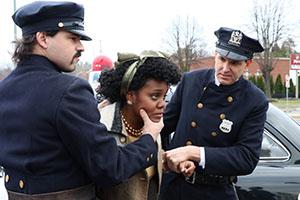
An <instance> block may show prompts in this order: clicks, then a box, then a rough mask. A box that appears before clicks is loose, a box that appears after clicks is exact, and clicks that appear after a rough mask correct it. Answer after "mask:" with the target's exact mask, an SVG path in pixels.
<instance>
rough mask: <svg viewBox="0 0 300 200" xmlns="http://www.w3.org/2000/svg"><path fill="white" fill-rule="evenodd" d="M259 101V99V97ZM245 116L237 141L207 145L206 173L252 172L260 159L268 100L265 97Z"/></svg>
mask: <svg viewBox="0 0 300 200" xmlns="http://www.w3.org/2000/svg"><path fill="white" fill-rule="evenodd" d="M257 102H259V99H257ZM261 102H263V103H261V104H260V105H258V106H256V107H255V108H254V109H253V110H252V112H251V113H249V115H248V117H246V118H245V120H244V122H243V124H242V126H241V129H240V131H239V134H238V139H237V142H236V143H235V144H234V145H232V146H230V147H205V170H204V173H207V174H216V175H223V176H237V175H246V174H250V173H251V172H252V171H253V170H254V169H255V167H256V165H257V163H258V161H259V155H260V150H261V142H262V136H263V130H264V123H265V120H266V111H267V109H268V102H267V100H266V99H265V98H264V99H263V100H262V101H261Z"/></svg>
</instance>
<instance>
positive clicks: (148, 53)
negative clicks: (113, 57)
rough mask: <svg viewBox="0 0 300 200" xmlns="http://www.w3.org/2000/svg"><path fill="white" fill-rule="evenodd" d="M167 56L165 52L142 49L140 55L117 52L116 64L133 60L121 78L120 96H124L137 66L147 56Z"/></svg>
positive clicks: (142, 62)
mask: <svg viewBox="0 0 300 200" xmlns="http://www.w3.org/2000/svg"><path fill="white" fill-rule="evenodd" d="M168 57H169V56H167V54H165V53H163V52H161V51H151V50H149V51H143V52H142V53H141V55H140V56H138V55H135V54H122V53H118V62H117V65H118V64H122V63H124V62H127V61H131V60H134V61H135V62H133V63H132V64H131V65H130V66H129V67H128V69H127V70H126V72H125V74H124V76H123V78H122V83H121V91H120V94H121V97H122V96H124V97H125V96H126V93H127V92H128V89H129V86H130V83H131V81H132V79H133V77H134V75H135V73H136V71H137V70H138V68H139V67H140V66H141V65H143V64H144V62H145V61H146V60H147V58H165V59H167V58H168Z"/></svg>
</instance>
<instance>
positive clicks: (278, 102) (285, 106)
mask: <svg viewBox="0 0 300 200" xmlns="http://www.w3.org/2000/svg"><path fill="white" fill-rule="evenodd" d="M270 102H271V103H272V104H273V105H275V106H277V107H278V108H280V109H282V110H298V109H299V110H300V99H295V98H289V99H288V100H287V99H271V100H270Z"/></svg>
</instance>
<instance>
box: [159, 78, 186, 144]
mask: <svg viewBox="0 0 300 200" xmlns="http://www.w3.org/2000/svg"><path fill="white" fill-rule="evenodd" d="M184 77H185V76H183V79H182V81H181V82H179V84H178V86H177V88H176V90H175V92H174V94H173V96H172V98H171V100H170V102H169V103H168V105H167V107H166V110H165V113H164V117H163V118H164V128H163V129H162V131H161V138H162V147H163V149H166V147H167V146H168V143H169V137H170V134H171V133H173V132H174V131H175V130H176V126H177V122H178V119H179V116H180V112H181V99H182V97H181V96H182V88H183V82H184Z"/></svg>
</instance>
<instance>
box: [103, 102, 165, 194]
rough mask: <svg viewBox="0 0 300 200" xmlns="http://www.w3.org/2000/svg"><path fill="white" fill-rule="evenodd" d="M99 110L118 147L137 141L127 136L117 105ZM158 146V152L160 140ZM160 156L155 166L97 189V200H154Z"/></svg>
mask: <svg viewBox="0 0 300 200" xmlns="http://www.w3.org/2000/svg"><path fill="white" fill-rule="evenodd" d="M99 110H100V113H101V122H102V123H104V124H105V125H106V127H107V129H108V130H109V131H112V133H111V134H112V135H113V136H114V137H115V139H116V141H117V143H118V145H121V146H124V145H126V144H129V143H131V142H133V141H134V140H136V139H137V138H135V137H132V136H130V135H128V134H127V132H126V130H125V127H124V124H123V123H122V120H121V116H120V108H119V105H118V104H117V103H115V104H110V105H105V106H104V107H101V108H100V109H99ZM113 132H114V133H113ZM158 144H159V145H158V147H159V150H161V142H160V139H159V140H158ZM159 152H161V151H159ZM160 155H161V154H160V153H159V155H158V161H159V162H158V164H157V166H151V167H148V168H147V169H145V170H143V171H141V172H139V173H137V174H135V175H134V176H132V177H131V178H129V179H128V180H127V181H125V182H123V183H121V184H119V185H116V186H114V187H111V188H97V196H98V198H99V199H100V200H156V199H157V194H158V191H159V186H160V180H161V174H162V173H161V169H162V165H161V162H160V161H161V157H160ZM128 165H130V163H128Z"/></svg>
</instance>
